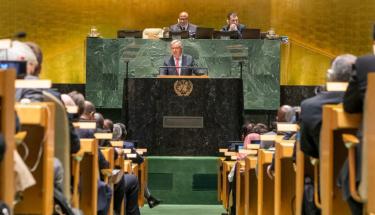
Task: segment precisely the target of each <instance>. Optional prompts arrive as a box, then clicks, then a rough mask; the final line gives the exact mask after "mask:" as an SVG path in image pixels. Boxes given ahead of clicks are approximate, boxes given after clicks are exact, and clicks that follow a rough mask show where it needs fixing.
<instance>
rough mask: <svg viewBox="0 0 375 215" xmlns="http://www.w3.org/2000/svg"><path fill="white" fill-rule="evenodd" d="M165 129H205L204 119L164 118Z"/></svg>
mask: <svg viewBox="0 0 375 215" xmlns="http://www.w3.org/2000/svg"><path fill="white" fill-rule="evenodd" d="M163 128H203V117H195V116H164V117H163Z"/></svg>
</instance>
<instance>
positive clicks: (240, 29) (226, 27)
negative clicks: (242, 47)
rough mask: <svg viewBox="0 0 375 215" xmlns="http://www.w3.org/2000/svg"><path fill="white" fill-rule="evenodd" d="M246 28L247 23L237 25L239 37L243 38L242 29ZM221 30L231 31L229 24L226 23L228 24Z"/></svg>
mask: <svg viewBox="0 0 375 215" xmlns="http://www.w3.org/2000/svg"><path fill="white" fill-rule="evenodd" d="M245 28H246V26H245V25H243V24H239V25H237V33H238V37H239V38H242V31H243V30H244V29H245ZM221 31H223V32H228V31H229V25H226V26H223V28H221Z"/></svg>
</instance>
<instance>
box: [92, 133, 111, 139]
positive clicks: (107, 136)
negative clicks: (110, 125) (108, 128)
mask: <svg viewBox="0 0 375 215" xmlns="http://www.w3.org/2000/svg"><path fill="white" fill-rule="evenodd" d="M112 136H113V134H112V133H95V134H94V137H95V138H96V139H99V140H111V139H112Z"/></svg>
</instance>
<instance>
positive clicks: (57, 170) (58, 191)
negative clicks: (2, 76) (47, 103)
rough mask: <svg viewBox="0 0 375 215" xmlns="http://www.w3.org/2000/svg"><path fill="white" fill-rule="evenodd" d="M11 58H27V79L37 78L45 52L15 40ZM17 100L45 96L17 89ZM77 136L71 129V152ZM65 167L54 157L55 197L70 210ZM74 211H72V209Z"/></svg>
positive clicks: (58, 97) (77, 144)
mask: <svg viewBox="0 0 375 215" xmlns="http://www.w3.org/2000/svg"><path fill="white" fill-rule="evenodd" d="M7 52H8V59H9V60H26V61H27V70H26V72H27V74H26V76H25V79H26V80H37V79H39V75H40V73H41V69H42V63H43V53H42V50H41V49H40V47H39V46H38V45H37V44H35V43H32V42H27V43H22V42H19V41H13V42H12V46H11V48H10V49H9V50H8V51H7ZM46 91H48V92H49V93H51V94H52V95H54V96H55V97H56V98H57V99H59V100H61V99H62V98H61V96H60V93H59V92H57V91H55V90H52V89H46ZM15 97H16V101H28V102H42V101H43V100H44V96H43V93H42V90H41V89H27V88H26V89H16V95H15ZM76 137H77V136H76V135H75V132H74V130H73V129H71V130H70V145H71V153H75V152H77V151H78V150H79V149H80V143H79V141H78V142H77V138H76ZM63 172H64V170H63V167H62V164H61V162H60V160H58V159H57V158H55V159H54V198H55V199H59V201H60V203H62V202H65V203H62V204H65V205H66V207H63V208H64V209H65V210H70V208H67V207H69V206H68V204H67V200H66V199H65V197H64V196H63V194H62V192H63ZM57 204H59V203H57ZM70 212H72V211H70Z"/></svg>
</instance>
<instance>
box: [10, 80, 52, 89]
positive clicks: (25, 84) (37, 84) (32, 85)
mask: <svg viewBox="0 0 375 215" xmlns="http://www.w3.org/2000/svg"><path fill="white" fill-rule="evenodd" d="M51 86H52V82H51V80H16V81H15V88H18V89H21V88H27V89H49V88H51Z"/></svg>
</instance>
